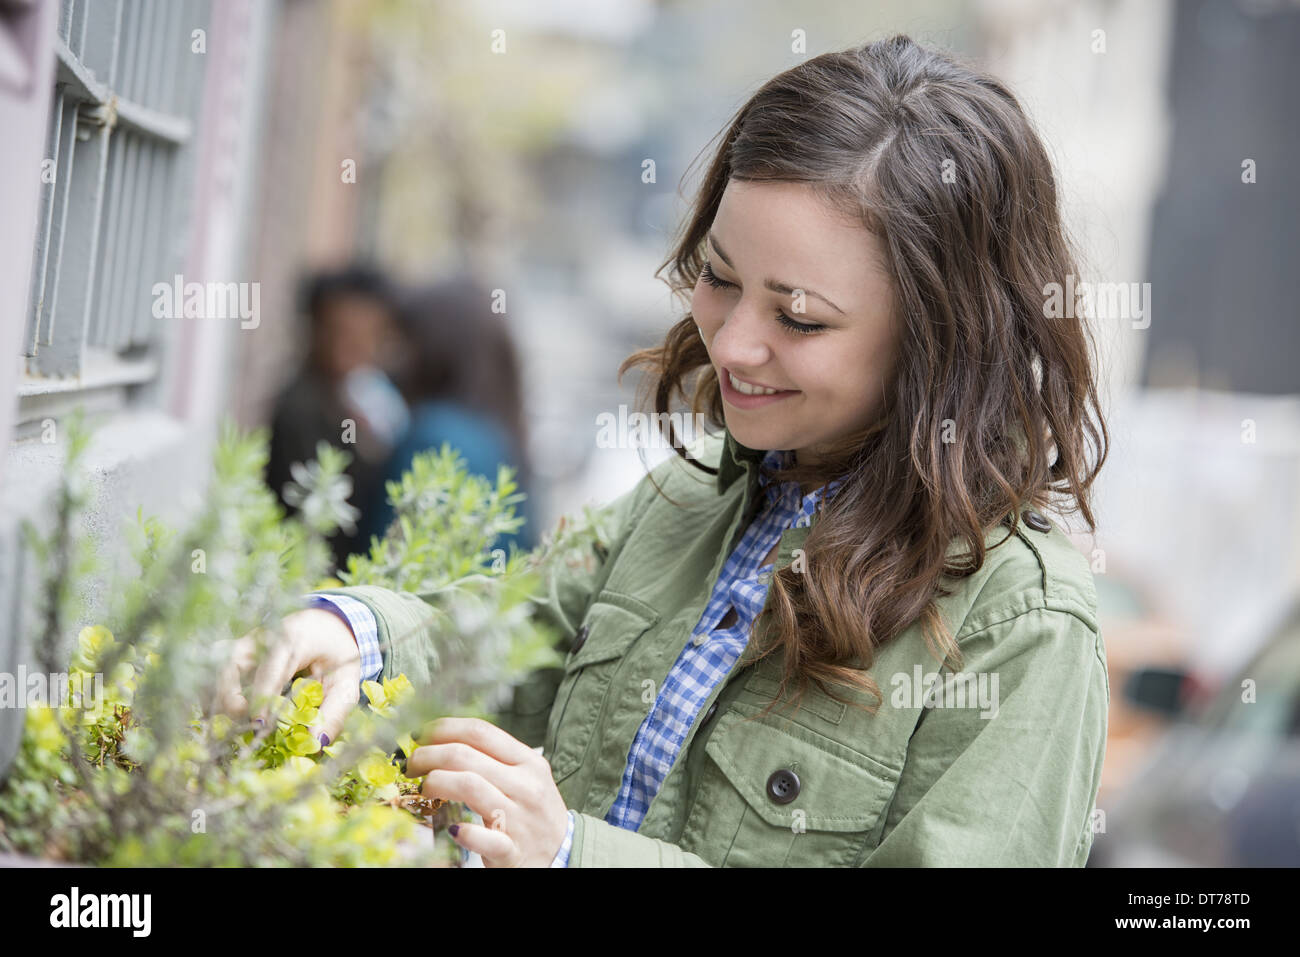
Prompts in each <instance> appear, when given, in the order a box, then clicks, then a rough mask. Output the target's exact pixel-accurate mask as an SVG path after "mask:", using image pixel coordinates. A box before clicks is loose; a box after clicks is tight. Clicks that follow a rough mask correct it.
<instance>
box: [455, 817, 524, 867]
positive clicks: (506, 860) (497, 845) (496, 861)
mask: <svg viewBox="0 0 1300 957" xmlns="http://www.w3.org/2000/svg"><path fill="white" fill-rule="evenodd" d="M452 827H454V828H455V829H456V832H455V833H454V834H452V833H451V828H448V829H447V833H449V834H451V839H452V840H453V841H455V842H456V843H457V844H459V845H460V846H461V847H463V848H465V850H467V851H470V852H471V853H474V854H477V855H479V856H480V857H482V858H483V866H484V867H517V866H518V864H517V863H516V862H517V861H518V860H519V859H520V857H521V855H520V853H519V847H518V846H517V845H516V844H515V842H514V840H513V839H512V838H511V837H510V835H509V834H507V833H506V832H505V831H499V830H496V829H494V828H490V827H484V826H483V825H482V824H470V823H461V824H453V825H452Z"/></svg>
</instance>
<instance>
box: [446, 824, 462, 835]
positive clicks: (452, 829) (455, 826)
mask: <svg viewBox="0 0 1300 957" xmlns="http://www.w3.org/2000/svg"><path fill="white" fill-rule="evenodd" d="M459 830H460V825H459V824H453V825H452V826H451V827H449V828H447V832H448V833H449V834H450V835H451V836H452V837H455V836H456V833H457V832H458V831H459Z"/></svg>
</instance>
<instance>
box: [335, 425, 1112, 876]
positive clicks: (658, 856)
mask: <svg viewBox="0 0 1300 957" xmlns="http://www.w3.org/2000/svg"><path fill="white" fill-rule="evenodd" d="M762 455H763V453H762V452H761V451H756V450H753V449H748V448H746V447H744V446H741V445H739V444H738V443H737V442H735V440H734V439H732V438H731V436H730V435H729V434H726V437H725V441H724V440H723V439H720V438H717V437H715V438H714V439H712V440H711V442H710V443H709V444H708V445H707V446H706V451H704V452H702V453H701V458H702V459H703V460H704V461H707V462H710V463H711V464H712V463H715V462H716V463H717V464H718V468H719V472H718V475H717V478H716V481H715V480H714V479H713V478H712V477H711V476H708V475H707V474H705V473H701V472H699V471H698V470H696V469H694V468H692V467H690V466H687V465H685V464H684V463H682V462H680V461H679V460H678V459H677V457H676V456H674V457H672V458H671V459H669V460H668V461H666V462H664V463H661V464H660V465H659V466H658V467H656V469H655V470H654V478H655V479H656V480H657V481H658V482H659V484H660V485H661V486H662V487H663V489H664V491H665V492H666V493H667V495H668V496H669V497H671V498H672V499H673V500H675V501H676V502H677V503H678V504H677V505H674V504H672V503H671V502H669V501H668V500H667V499H666V498H665V497H663V496H661V495H660V494H659V493H658V492H657V491H656V489H655V487H654V486H653V485H652V484H651V483H650V481H649V479H648V478H647V479H643V480H642V481H641V482H640V483H639V484H638V485H637V486H636V488H634V489H633V490H632V491H630V492H628V493H627V494H625V495H623V496H622V497H621V498H619V499H617V500H616V501H614V502H613V503H611V504H610V505H608V506H607V509H608V510H609V514H610V517H611V518H612V520H613V527H614V528H615V529H616V531H615V532H614V534H613V537H612V539H611V541H609V542H608V543H603V547H602V545H598V546H597V547H596V548H595V549H594V552H595V554H594V556H593V557H594V561H592V562H591V563H590V567H588V568H570V567H553V568H548V569H547V570H546V588H545V597H544V598H543V599H541V600H540V601H539V604H538V608H537V614H538V615H540V616H542V617H543V618H544V619H545V620H547V621H549V622H551V623H552V624H553V625H554V626H555V627H557V628H558V629H559V631H560V633H561V634H562V636H563V637H562V640H561V642H560V645H559V647H560V650H561V651H563V652H564V653H565V655H566V661H565V664H564V666H563V667H562V668H548V669H543V670H541V671H537V672H534V673H533V674H532V675H530V676H529V678H528V679H527V680H525V681H524V682H523V683H522V684H520V685H519V686H517V687H516V688H515V689H514V694H513V702H512V704H511V705H510V707H509V708H508V709H507V710H506V711H504V712H503V713H502V714H500V715H499V719H498V720H499V723H500V725H501V726H502V727H503V728H505V729H506V730H507V731H509V732H510V733H511V734H513V735H514V736H515V737H517V738H519V739H520V740H521V741H524V742H525V743H527V744H529V745H531V746H533V747H536V746H538V745H542V746H543V749H544V750H543V753H544V754H545V756H546V757H547V759H548V760H549V761H550V764H551V768H552V771H553V773H554V777H555V782H556V785H557V786H558V788H559V791H560V793H561V794H562V795H563V796H564V799H565V802H566V803H567V804H568V806H569V807H570V808H572V809H574V810H575V811H576V812H577V813H576V814H575V819H576V826H575V829H574V838H573V847H572V850H571V852H570V855H569V866H570V867H591V866H649V867H700V866H731V867H736V866H883V865H956V866H962V865H978V866H1019V865H1030V866H1072V867H1081V866H1083V864H1084V863H1085V861H1086V860H1087V858H1088V852H1089V850H1090V848H1091V846H1092V834H1093V829H1092V826H1091V825H1092V812H1093V808H1094V804H1095V801H1096V795H1097V787H1098V782H1099V780H1100V776H1101V767H1102V759H1103V756H1104V753H1105V745H1106V712H1107V707H1108V705H1109V699H1110V688H1109V683H1108V680H1107V673H1106V657H1105V649H1104V648H1103V645H1102V640H1101V636H1100V634H1099V633H1098V630H1097V610H1096V591H1095V588H1094V584H1093V580H1092V575H1091V571H1090V570H1089V568H1088V564H1087V562H1086V560H1085V559H1084V557H1083V556H1082V555H1081V554H1080V553H1079V552H1078V551H1077V550H1076V549H1075V548H1074V547H1073V546H1072V545H1071V544H1070V542H1069V540H1068V539H1067V537H1066V536H1065V534H1064V533H1063V532H1062V531H1061V530H1060V529H1058V528H1057V527H1056V526H1055V525H1051V526H1050V527H1049V530H1048V531H1046V532H1040V531H1037V530H1035V529H1033V528H1031V527H1027V526H1026V523H1025V522H1024V521H1023V520H1022V521H1021V522H1020V523H1018V524H1019V528H1018V530H1017V531H1016V533H1015V534H1013V535H1011V537H1010V538H1009V539H1007V540H1006V541H1005V542H1004V543H1003V544H1001V545H999V546H998V547H996V548H991V550H990V551H989V552H988V555H987V558H986V560H985V563H984V566H983V567H982V568H981V569H980V570H979V571H978V572H977V573H976V574H974V575H973V576H971V577H969V578H967V579H964V580H962V581H961V584H960V586H959V587H957V588H956V590H955V591H954V592H953V594H951V595H949V596H947V597H945V598H942V599H939V601H938V605H939V608H940V611H941V612H942V613H943V615H944V617H945V619H946V621H947V622H948V625H949V627H950V628H951V629H952V632H953V634H954V635H955V636H956V639H957V642H958V644H959V646H960V647H961V649H962V653H963V655H964V661H963V671H962V674H963V675H969V676H971V678H970V679H969V680H964V679H963V678H962V677H960V676H953V675H952V674H951V672H950V670H949V669H939V668H938V667H936V666H937V662H936V661H935V659H934V658H933V657H932V656H931V655H930V653H929V652H928V651H927V649H926V647H925V644H924V642H923V640H922V637H921V632H920V626H919V624H918V625H913V626H912V627H910V628H908V629H907V630H906V631H904V632H903V633H902V634H901V635H899V636H898V637H897V638H896V639H895V640H894V641H892V642H889V643H887V644H886V645H885V646H884V647H883V648H881V649H879V650H878V651H877V653H876V659H875V661H874V663H873V665H872V667H871V669H870V671H871V674H872V675H873V677H874V678H875V680H876V683H877V684H878V686H879V687H880V689H881V692H882V694H883V695H884V698H885V701H884V703H883V704H882V705H881V707H880V709H879V711H878V712H877V714H876V715H874V716H872V715H869V714H867V713H865V712H863V711H862V710H860V709H858V708H853V707H847V706H846V705H845V704H844V703H842V702H839V701H836V700H835V699H833V698H831V697H829V696H828V695H825V694H823V693H822V692H820V691H819V690H817V688H816V686H812V687H810V688H809V689H808V691H807V692H806V693H805V696H804V701H803V705H802V707H801V709H800V710H799V711H798V713H797V714H793V716H791V713H790V711H789V709H788V708H784V709H783V707H782V706H780V705H778V707H777V708H776V709H775V710H774V711H773V712H772V713H771V714H770V715H768V716H767V717H765V718H762V719H759V720H754V721H747V720H746V719H747V718H750V717H752V716H753V715H756V714H758V713H759V712H760V711H761V710H762V709H763V707H764V706H765V705H766V704H767V703H768V702H769V701H770V700H771V699H772V696H773V695H774V694H775V692H776V690H777V686H778V679H779V675H780V670H779V669H780V661H779V659H778V658H777V656H776V655H773V656H769V658H768V659H765V660H764V661H762V662H760V663H758V664H757V665H755V664H754V663H753V661H752V657H753V656H752V654H751V653H752V652H753V650H754V648H755V645H756V644H757V642H756V641H755V640H753V639H752V638H751V641H750V643H749V646H748V648H747V649H746V652H745V654H744V655H742V657H741V659H740V660H739V661H738V662H737V664H736V666H735V667H734V668H733V670H732V671H731V673H730V674H729V675H728V676H727V678H726V679H725V680H724V681H723V682H721V683H720V684H719V685H718V686H717V687H716V688H715V689H714V691H713V692H712V694H711V695H710V697H709V699H708V700H707V702H706V703H705V705H704V708H703V710H702V711H701V717H700V718H699V719H698V720H696V722H695V724H694V726H693V727H692V728H691V730H690V732H689V734H688V735H687V737H686V740H685V742H684V744H683V747H682V750H681V752H680V754H679V757H678V758H677V761H676V762H675V764H674V765H673V767H672V768H671V770H670V771H669V774H668V776H667V778H666V779H665V781H664V783H663V786H662V788H661V789H660V791H659V793H658V794H657V795H656V797H655V799H654V801H653V802H652V803H651V805H650V808H649V810H648V812H647V814H646V817H645V819H644V820H643V821H642V823H641V827H640V829H639V830H637V831H628V830H625V829H622V828H618V827H615V826H613V825H611V824H608V823H607V822H606V821H605V820H604V817H605V815H606V813H607V812H608V811H609V809H610V806H611V805H612V804H613V802H614V799H615V797H616V796H617V794H618V790H619V785H620V783H621V781H622V778H623V772H624V770H625V768H626V766H627V760H628V751H629V749H630V748H631V745H632V740H633V738H634V736H635V735H636V732H637V729H638V728H639V727H640V725H641V722H642V720H643V719H644V718H645V716H646V714H647V712H648V709H649V707H651V705H652V704H653V702H654V700H655V696H656V694H657V689H659V688H660V687H661V686H662V684H663V682H664V680H665V678H666V676H667V675H668V672H669V670H670V668H671V667H672V665H673V663H674V662H675V661H676V660H677V657H678V655H679V654H680V653H681V651H682V649H683V647H684V646H685V643H686V642H687V640H689V638H690V635H691V632H692V630H693V629H694V627H695V625H696V624H697V623H698V621H699V619H700V616H701V615H702V614H703V611H704V606H705V604H706V603H707V601H708V598H709V595H710V592H711V591H712V588H713V584H714V582H715V581H716V579H717V576H718V574H719V573H720V571H721V569H722V566H723V563H724V562H725V561H726V558H727V556H728V555H729V554H730V552H731V550H732V549H733V548H734V547H735V545H736V544H737V543H738V542H739V540H740V536H741V535H742V534H743V532H744V525H743V524H742V518H745V517H747V516H750V515H751V506H752V507H754V508H757V506H758V504H759V503H758V494H757V493H758V473H757V466H758V462H759V460H760V459H761V457H762ZM679 506H680V507H679ZM1035 518H1037V516H1035ZM816 520H817V519H816V518H815V517H814V519H813V521H814V522H816ZM1009 531H1010V529H1009V527H1008V526H1006V525H1002V526H998V527H997V528H996V529H994V530H991V531H990V532H989V534H988V537H987V539H986V542H987V544H988V545H989V546H994V545H997V543H998V542H999V541H1001V540H1002V539H1004V538H1005V537H1006V535H1007V534H1008V532H1009ZM808 532H809V528H808V527H796V528H792V529H789V530H787V531H786V532H785V533H784V534H783V535H782V537H781V541H780V547H779V551H778V555H777V559H776V565H777V568H784V567H786V566H787V565H789V564H790V563H791V562H792V560H793V558H794V557H797V556H794V555H793V552H794V551H795V549H798V548H800V546H801V545H802V544H803V541H804V539H805V538H806V537H807V535H808ZM954 547H955V546H954ZM953 554H956V552H954V553H953ZM556 564H558V563H556ZM326 591H327V593H329V592H333V593H338V594H346V595H350V596H351V597H353V598H356V599H358V600H360V601H362V602H364V603H365V604H366V605H367V606H368V607H370V609H371V610H372V611H374V613H375V615H376V618H377V619H378V625H379V637H380V642H381V645H384V646H385V648H386V650H385V652H384V675H385V676H392V675H395V674H398V673H400V672H405V673H406V674H407V676H408V677H409V678H410V679H411V681H412V682H413V683H414V684H415V685H416V686H417V687H418V686H419V685H420V682H421V681H422V680H427V676H428V675H429V669H430V667H431V660H432V658H431V652H430V650H429V649H428V648H427V647H421V643H420V642H409V641H404V642H401V643H400V644H399V645H397V646H396V647H393V648H387V647H386V646H387V641H388V636H389V634H390V633H391V634H403V633H406V632H407V630H408V629H413V628H416V629H418V628H422V627H423V626H424V625H426V624H427V623H428V622H429V621H430V619H431V611H430V607H429V605H427V604H426V603H425V602H424V601H423V600H422V599H421V598H420V597H419V596H418V595H414V594H402V593H397V592H393V591H388V590H386V589H383V588H376V587H372V586H357V587H352V588H336V589H328V590H326ZM575 636H577V637H579V639H580V640H579V642H578V645H579V647H578V648H577V650H576V652H575V651H574V650H573V646H574V644H575V641H574V639H575ZM935 671H940V672H941V673H942V674H946V675H947V680H946V681H945V682H944V683H942V684H938V685H936V686H935V688H936V692H938V691H939V689H945V690H944V691H943V692H942V693H940V700H939V702H938V705H939V706H935V707H927V706H926V701H925V700H923V695H924V692H925V690H926V685H925V683H924V678H923V676H924V675H925V674H928V673H931V672H935ZM918 678H919V679H922V680H920V681H918V680H917V679H918ZM979 681H983V685H982V690H983V691H984V693H985V694H986V695H991V696H992V700H995V701H996V702H997V708H996V713H994V709H992V708H990V707H987V706H986V705H987V704H988V702H989V700H990V699H989V698H988V697H986V698H985V699H984V700H983V702H982V703H981V702H980V699H979V697H978V692H979V691H980V690H981V686H980V685H979V684H978V682H979ZM835 690H836V693H837V694H838V695H839V696H840V697H841V698H849V697H853V696H854V695H855V694H856V692H851V691H849V690H848V689H843V690H841V689H839V688H836V689H835ZM963 691H964V692H967V693H968V694H967V700H966V702H965V705H966V706H961V705H962V703H963V702H962V701H961V700H960V699H959V698H957V695H958V693H959V692H963ZM856 700H859V701H863V702H864V703H865V702H867V701H868V699H867V698H865V697H859V698H857V699H856ZM795 779H797V782H798V783H797V784H793V782H794V780H795ZM792 792H793V794H792ZM773 794H776V797H774V796H773Z"/></svg>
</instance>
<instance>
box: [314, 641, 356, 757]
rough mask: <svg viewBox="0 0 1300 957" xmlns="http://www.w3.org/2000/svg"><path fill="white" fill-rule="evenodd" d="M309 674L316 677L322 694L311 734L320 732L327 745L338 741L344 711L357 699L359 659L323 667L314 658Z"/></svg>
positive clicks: (344, 714)
mask: <svg viewBox="0 0 1300 957" xmlns="http://www.w3.org/2000/svg"><path fill="white" fill-rule="evenodd" d="M321 672H324V673H323V674H321ZM312 676H313V677H319V678H320V682H321V688H322V689H323V690H324V692H325V697H324V699H323V700H322V701H321V703H320V717H319V718H318V719H317V720H318V722H319V723H318V724H317V726H316V727H313V728H312V729H311V733H312V734H314V735H321V734H324V735H325V741H324V742H323V743H324V744H329V743H330V742H331V741H337V740H338V737H339V732H340V731H342V730H343V722H344V720H346V718H347V716H348V712H350V711H351V710H352V709H353V708H355V707H356V706H357V702H359V701H360V700H361V662H360V660H359V659H358V660H356V661H347V662H344V663H343V664H341V665H339V666H338V667H335V668H330V669H328V670H326V669H325V668H324V666H323V665H322V664H321V663H320V661H319V659H318V660H317V661H316V662H314V663H313V664H312Z"/></svg>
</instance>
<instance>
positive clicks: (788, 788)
mask: <svg viewBox="0 0 1300 957" xmlns="http://www.w3.org/2000/svg"><path fill="white" fill-rule="evenodd" d="M767 796H768V797H770V798H771V799H772V800H773V801H775V802H776V803H777V804H789V803H790V802H791V801H793V800H794V799H795V798H797V797H798V796H799V778H798V777H797V776H796V775H795V773H794V772H793V771H791V770H790V769H789V768H781V770H779V771H773V772H772V775H771V777H769V778H768V779H767Z"/></svg>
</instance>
